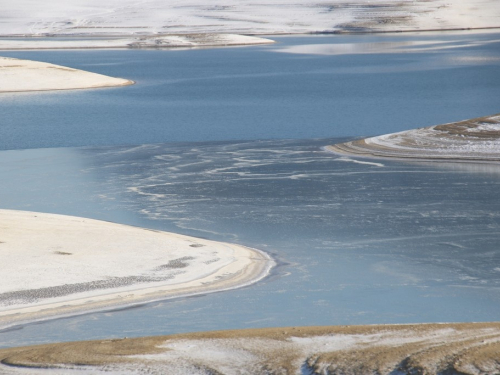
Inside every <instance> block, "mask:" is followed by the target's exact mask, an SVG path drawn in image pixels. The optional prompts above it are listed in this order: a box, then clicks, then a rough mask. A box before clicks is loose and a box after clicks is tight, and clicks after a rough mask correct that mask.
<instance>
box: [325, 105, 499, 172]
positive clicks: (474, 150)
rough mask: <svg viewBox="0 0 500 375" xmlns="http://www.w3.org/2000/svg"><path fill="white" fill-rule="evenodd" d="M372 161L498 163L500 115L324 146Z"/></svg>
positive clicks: (340, 152)
mask: <svg viewBox="0 0 500 375" xmlns="http://www.w3.org/2000/svg"><path fill="white" fill-rule="evenodd" d="M325 150H327V151H330V152H333V153H335V154H339V155H348V156H357V157H363V158H374V159H399V160H416V161H439V162H466V163H495V164H497V163H500V114H495V115H491V116H484V117H478V118H474V119H469V120H463V121H458V122H454V123H448V124H442V125H434V126H429V127H426V128H419V129H413V130H406V131H402V132H398V133H391V134H385V135H380V136H376V137H370V138H364V139H358V140H354V141H350V142H344V143H338V144H334V145H329V146H325Z"/></svg>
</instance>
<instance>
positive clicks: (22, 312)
mask: <svg viewBox="0 0 500 375" xmlns="http://www.w3.org/2000/svg"><path fill="white" fill-rule="evenodd" d="M0 254H1V256H2V262H0V326H6V325H10V324H12V323H13V322H16V321H24V320H33V319H35V320H36V319H40V318H45V317H48V316H49V317H50V316H54V315H60V314H72V313H75V312H79V311H81V310H95V309H102V308H107V307H109V306H114V305H128V304H133V303H136V302H138V301H148V300H155V299H163V298H167V297H174V296H183V295H193V294H198V293H207V292H210V291H215V290H224V289H230V288H235V287H238V286H243V285H247V284H249V283H252V282H255V281H257V280H259V279H261V278H262V277H264V276H265V275H266V274H267V273H268V271H269V269H270V267H271V266H272V264H273V263H272V261H271V260H270V259H269V258H268V257H267V256H266V255H264V254H263V253H261V252H259V251H257V250H253V249H249V248H246V247H243V246H238V245H233V244H228V243H220V242H214V241H208V240H203V239H198V238H193V237H187V236H182V235H177V234H173V233H166V232H160V231H152V230H146V229H141V228H135V227H130V226H126V225H119V224H113V223H108V222H102V221H97V220H90V219H84V218H78V217H71V216H62V215H52V214H43V213H35V212H24V211H12V210H0Z"/></svg>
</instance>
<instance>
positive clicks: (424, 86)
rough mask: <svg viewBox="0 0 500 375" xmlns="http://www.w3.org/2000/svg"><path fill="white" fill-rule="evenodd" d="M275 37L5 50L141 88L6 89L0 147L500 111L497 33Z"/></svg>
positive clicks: (330, 126)
mask: <svg viewBox="0 0 500 375" xmlns="http://www.w3.org/2000/svg"><path fill="white" fill-rule="evenodd" d="M276 39H277V40H278V43H277V44H275V45H267V46H259V47H244V48H219V49H199V50H178V51H165V50H157V51H155V50H129V51H124V50H107V51H103V50H98V51H25V52H2V55H4V56H12V57H18V58H25V59H34V60H41V61H47V62H51V63H56V64H61V65H67V66H71V67H74V68H80V69H85V70H89V71H94V72H97V73H102V74H108V75H112V76H117V77H125V78H129V79H133V80H135V81H137V85H134V86H129V87H126V88H116V89H100V90H83V91H79V92H67V91H66V92H53V93H29V94H27V93H23V94H2V99H1V100H0V116H1V117H0V119H1V120H0V121H1V126H0V149H25V148H38V147H69V146H94V145H113V144H117V145H122V144H143V143H162V142H179V141H180V142H191V141H210V140H213V141H220V140H242V139H247V140H251V139H270V138H274V139H288V138H295V139H307V138H326V137H341V136H366V135H376V134H383V133H389V132H395V131H400V130H405V129H411V128H415V127H422V126H428V125H435V124H440V123H443V122H450V121H457V120H462V119H466V118H472V117H477V116H484V115H487V114H493V113H497V112H498V111H499V106H498V103H499V101H498V98H499V97H500V65H499V59H500V34H494V33H492V34H474V33H441V34H421V35H418V34H415V35H393V36H391V35H386V36H330V37H281V38H276ZM360 52H367V53H365V54H360Z"/></svg>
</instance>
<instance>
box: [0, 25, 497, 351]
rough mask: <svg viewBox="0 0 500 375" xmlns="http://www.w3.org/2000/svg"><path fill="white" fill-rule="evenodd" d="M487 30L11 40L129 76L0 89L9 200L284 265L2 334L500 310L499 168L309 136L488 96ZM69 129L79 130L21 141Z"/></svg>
mask: <svg viewBox="0 0 500 375" xmlns="http://www.w3.org/2000/svg"><path fill="white" fill-rule="evenodd" d="M496 38H497V36H496V35H495V34H488V36H485V35H483V34H465V35H461V34H436V35H430V36H427V35H426V36H418V35H417V36H385V37H373V36H369V37H368V36H363V37H334V38H302V37H294V38H283V39H280V41H281V44H279V45H274V46H266V47H251V48H236V49H219V50H195V51H173V52H172V51H99V52H89V51H86V52H45V53H41V52H16V53H10V55H12V56H14V55H15V56H19V57H24V58H38V59H42V60H46V61H49V60H50V61H51V62H57V63H59V64H67V65H72V66H75V67H81V68H85V69H90V68H91V67H92V66H94V65H93V64H98V61H100V62H99V64H105V65H95V66H94V67H95V68H96V71H99V72H102V73H105V74H114V75H118V76H123V77H128V78H133V79H137V80H138V84H137V85H136V86H132V87H127V88H122V89H111V90H95V91H81V92H76V93H74V92H71V93H69V92H66V93H55V94H53V93H45V94H16V95H10V94H9V95H7V96H5V97H2V98H1V100H0V107H1V111H2V112H1V113H2V127H1V131H2V132H3V134H2V136H1V137H0V144H1V145H2V148H3V149H18V150H11V151H3V152H1V153H0V181H2V183H1V184H0V200H1V203H0V204H1V207H2V208H12V209H23V210H33V211H44V212H54V213H62V214H71V215H79V216H85V217H92V218H97V219H104V220H111V221H115V222H121V223H126V224H132V225H138V226H144V227H149V228H154V229H162V230H169V231H175V232H179V233H183V234H188V235H195V236H201V237H207V238H210V239H215V240H224V241H231V242H236V243H241V244H245V245H249V246H252V247H256V248H260V249H263V250H266V251H269V252H270V253H271V254H273V255H274V256H275V257H276V259H277V260H278V262H279V266H278V267H277V268H276V270H275V271H274V272H273V274H272V275H271V276H270V277H269V278H268V279H266V280H264V281H263V282H260V283H258V284H256V285H253V286H251V287H247V288H243V289H238V290H234V291H229V292H224V293H217V294H210V295H205V296H200V297H196V298H187V299H177V300H171V301H163V302H157V303H151V304H147V305H143V306H139V307H136V308H132V309H125V310H119V311H108V312H101V313H95V314H87V315H83V316H78V317H72V318H68V319H58V320H53V321H48V322H41V323H38V324H31V325H26V326H22V327H16V328H15V329H13V330H9V331H4V332H1V333H0V346H15V345H24V344H32V343H42V342H52V341H64V340H80V339H92V338H102V337H123V336H128V337H132V336H141V335H154V334H168V333H175V332H189V331H201V330H212V329H226V328H251V327H272V326H287V325H329V324H367V323H410V322H436V321H438V322H442V321H492V320H498V319H499V317H498V311H500V249H499V245H498V244H500V231H499V229H500V200H498V198H497V193H498V191H499V187H500V168H499V167H497V166H494V165H461V164H422V163H400V162H393V161H381V162H380V161H363V160H354V159H350V158H345V157H344V158H341V157H338V156H335V155H332V154H329V153H326V152H324V151H323V150H322V147H323V146H325V145H327V144H331V143H335V142H338V141H343V140H345V139H340V138H327V137H341V136H347V135H348V136H356V135H360V134H375V133H384V132H388V131H397V130H403V129H405V128H410V127H415V126H420V125H430V124H434V123H439V122H444V121H452V120H458V119H460V118H465V117H472V116H479V115H484V114H487V113H495V112H498V105H497V104H498V100H497V98H498V97H499V96H498V94H500V92H499V91H500V85H499V83H500V82H498V81H499V79H500V78H499V74H498V73H499V72H498V68H499V65H498V57H499V56H500V52H499V51H500V50H498V48H497V47H498V45H497V44H496V43H497V42H495V40H496ZM436 41H437V42H439V47H440V48H437V49H436ZM382 42H383V43H382ZM417 42H418V43H417ZM442 47H447V48H442ZM409 50H411V51H413V52H410V51H409ZM415 50H418V52H414V51H415ZM365 51H369V52H370V53H368V54H366V53H364V54H360V52H365ZM346 52H348V53H349V54H348V55H345V53H346ZM339 53H340V54H339ZM42 57H45V58H42ZM145 67H146V68H145ZM156 75H158V77H160V78H159V79H156ZM423 108H424V109H425V110H423ZM141 119H142V120H141ZM4 124H6V125H5V126H3V125H4ZM315 137H319V138H315ZM235 138H239V139H245V138H246V139H248V140H246V141H235V140H234V139H235ZM259 138H260V139H265V138H267V140H258V139H259ZM272 138H275V139H272ZM285 138H288V139H285ZM291 138H296V139H291ZM299 138H308V139H307V140H301V139H299ZM313 138H315V139H313ZM200 140H205V142H195V141H200ZM206 140H213V141H210V142H206ZM166 141H176V142H177V143H163V144H160V142H166ZM180 141H182V142H180ZM186 141H189V142H186ZM152 142H155V143H158V144H145V145H142V146H134V145H130V144H140V143H152ZM114 144H115V145H114ZM116 144H123V145H121V146H119V145H116ZM75 145H86V146H87V147H84V148H57V149H54V148H48V149H33V150H19V149H22V148H31V147H41V146H75Z"/></svg>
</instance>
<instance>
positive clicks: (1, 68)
mask: <svg viewBox="0 0 500 375" xmlns="http://www.w3.org/2000/svg"><path fill="white" fill-rule="evenodd" d="M131 84H133V81H130V80H128V79H122V78H113V77H108V76H105V75H102V74H96V73H91V72H86V71H83V70H78V69H72V68H68V67H65V66H60V65H54V64H48V63H44V62H39V61H31V60H20V59H14V58H8V57H0V93H2V92H18V91H45V90H71V89H89V88H98V87H113V86H127V85H131Z"/></svg>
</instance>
